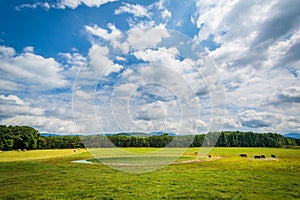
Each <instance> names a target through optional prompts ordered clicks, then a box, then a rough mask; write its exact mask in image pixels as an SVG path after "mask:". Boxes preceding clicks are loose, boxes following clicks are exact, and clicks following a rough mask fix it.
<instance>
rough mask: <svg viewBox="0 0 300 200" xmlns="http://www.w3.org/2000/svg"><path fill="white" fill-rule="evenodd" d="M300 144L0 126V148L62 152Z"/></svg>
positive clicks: (275, 138)
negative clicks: (55, 132)
mask: <svg viewBox="0 0 300 200" xmlns="http://www.w3.org/2000/svg"><path fill="white" fill-rule="evenodd" d="M296 145H298V146H299V145H300V140H297V139H292V138H286V137H283V136H282V135H280V134H275V133H265V134H261V133H253V132H238V131H236V132H229V131H226V132H223V131H222V132H214V133H211V132H210V133H207V134H203V135H186V136H169V135H168V134H164V135H161V136H149V137H138V136H120V135H112V136H101V135H91V136H41V135H40V134H39V132H38V131H37V130H35V129H34V128H31V127H28V126H3V125H1V126H0V149H1V150H13V149H15V150H16V149H55V148H57V149H65V148H83V147H86V148H93V147H94V148H97V147H116V146H117V147H188V146H190V147H201V146H216V147H283V146H296Z"/></svg>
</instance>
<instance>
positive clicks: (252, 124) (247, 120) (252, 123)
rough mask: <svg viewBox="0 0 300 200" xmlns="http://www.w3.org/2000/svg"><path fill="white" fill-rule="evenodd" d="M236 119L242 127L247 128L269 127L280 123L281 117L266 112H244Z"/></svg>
mask: <svg viewBox="0 0 300 200" xmlns="http://www.w3.org/2000/svg"><path fill="white" fill-rule="evenodd" d="M238 119H239V121H240V123H241V124H242V125H243V126H246V127H249V128H262V127H271V126H272V125H275V124H276V123H280V122H281V117H280V116H279V115H276V114H272V113H268V112H257V111H255V110H245V111H242V112H241V113H239V115H238Z"/></svg>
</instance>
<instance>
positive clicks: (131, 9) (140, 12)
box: [115, 3, 151, 18]
mask: <svg viewBox="0 0 300 200" xmlns="http://www.w3.org/2000/svg"><path fill="white" fill-rule="evenodd" d="M123 13H129V14H132V15H133V16H135V17H147V18H150V16H151V15H150V13H148V10H147V8H145V7H144V6H142V5H139V4H135V5H133V4H128V3H124V4H123V5H122V6H121V7H120V8H118V9H117V10H115V15H120V14H123Z"/></svg>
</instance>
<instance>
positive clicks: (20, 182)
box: [0, 148, 300, 199]
mask: <svg viewBox="0 0 300 200" xmlns="http://www.w3.org/2000/svg"><path fill="white" fill-rule="evenodd" d="M106 150H107V149H106ZM174 150H175V149H174ZM198 150H199V149H198V148H191V149H188V151H187V152H186V153H185V154H184V155H183V156H182V158H180V159H178V160H189V159H194V157H195V156H194V152H195V151H198ZM125 151H128V152H134V153H136V154H139V153H141V152H152V151H155V149H153V148H152V149H150V148H149V149H147V148H128V149H125ZM170 151H171V152H172V151H173V150H172V149H170ZM175 151H176V150H175ZM241 153H246V154H248V158H241V157H239V154H241ZM210 154H211V155H212V157H213V158H214V157H222V159H218V160H213V161H210V162H196V163H188V164H174V165H169V166H166V167H164V168H162V169H160V170H157V171H153V172H148V173H141V174H132V173H126V172H122V171H117V170H114V169H112V168H110V167H108V166H106V165H103V164H80V163H72V162H71V161H73V160H81V159H91V158H93V157H92V156H91V154H90V153H89V152H87V151H85V150H80V151H77V152H73V150H71V149H67V150H37V151H27V152H17V151H12V152H0V185H1V187H0V199H299V198H300V189H299V188H300V149H284V148H281V149H276V148H214V149H213V150H212V151H211V152H210ZM261 154H264V155H265V156H266V157H267V158H269V157H270V155H271V154H275V155H276V156H277V159H273V160H271V159H265V160H254V159H252V158H253V156H254V155H261ZM107 159H110V158H107ZM208 161H209V160H208Z"/></svg>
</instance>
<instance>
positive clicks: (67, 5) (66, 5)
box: [16, 0, 118, 11]
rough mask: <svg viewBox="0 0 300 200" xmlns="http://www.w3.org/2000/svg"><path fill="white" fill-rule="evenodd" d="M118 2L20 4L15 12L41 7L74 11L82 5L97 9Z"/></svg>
mask: <svg viewBox="0 0 300 200" xmlns="http://www.w3.org/2000/svg"><path fill="white" fill-rule="evenodd" d="M115 1H118V0H58V1H57V2H56V3H53V2H50V1H48V2H36V3H34V4H21V5H19V6H16V10H18V11H20V10H23V9H26V8H30V9H36V8H38V7H42V8H44V9H46V10H48V9H50V8H55V9H66V8H70V9H76V8H77V7H78V6H80V5H84V6H87V7H97V8H99V7H100V6H102V5H104V4H107V3H110V2H115Z"/></svg>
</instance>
